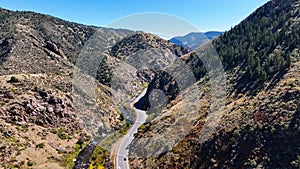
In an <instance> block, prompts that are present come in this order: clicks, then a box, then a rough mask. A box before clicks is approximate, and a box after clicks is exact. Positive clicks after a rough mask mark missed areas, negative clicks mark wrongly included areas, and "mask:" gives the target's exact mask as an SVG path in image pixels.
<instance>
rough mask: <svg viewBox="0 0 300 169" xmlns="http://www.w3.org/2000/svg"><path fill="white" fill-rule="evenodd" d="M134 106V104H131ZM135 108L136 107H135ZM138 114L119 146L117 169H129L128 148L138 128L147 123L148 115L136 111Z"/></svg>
mask: <svg viewBox="0 0 300 169" xmlns="http://www.w3.org/2000/svg"><path fill="white" fill-rule="evenodd" d="M146 91H147V89H145V90H144V91H143V92H142V93H141V94H140V95H139V97H137V98H136V99H135V100H134V103H135V102H137V101H138V100H139V99H140V98H141V97H143V96H144V95H145V93H146ZM131 105H133V104H131ZM133 108H134V107H133ZM134 110H135V112H136V120H135V122H134V124H133V126H132V127H131V128H130V130H129V131H128V133H127V134H126V135H125V136H124V137H123V138H122V141H121V143H120V144H119V148H118V152H117V156H116V168H117V169H129V163H128V153H129V151H128V146H129V145H130V143H131V142H132V140H133V139H134V134H135V133H137V131H138V127H139V126H140V125H142V124H143V123H145V122H146V119H147V115H146V112H145V111H142V110H138V109H134Z"/></svg>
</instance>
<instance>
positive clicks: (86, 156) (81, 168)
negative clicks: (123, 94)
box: [73, 89, 147, 169]
mask: <svg viewBox="0 0 300 169" xmlns="http://www.w3.org/2000/svg"><path fill="white" fill-rule="evenodd" d="M146 91H147V89H145V90H144V91H143V92H142V93H141V94H140V95H139V96H138V97H137V98H135V99H133V102H132V103H135V102H137V101H138V100H139V99H140V98H141V97H143V96H144V95H145V93H146ZM130 106H131V107H132V108H133V109H134V110H135V112H136V120H135V123H134V124H133V126H132V127H131V128H130V130H129V131H128V133H127V134H126V135H125V136H124V137H122V138H121V140H120V141H119V142H120V144H118V145H117V146H118V147H117V148H116V151H117V152H116V156H115V158H116V159H115V166H116V168H117V169H129V163H128V153H129V152H128V148H127V147H128V146H129V144H130V143H131V142H132V140H133V139H134V134H135V133H136V132H137V130H138V127H139V126H140V125H141V124H143V123H144V122H145V121H146V119H147V115H146V112H145V111H142V110H138V109H135V108H134V107H133V104H130ZM120 110H121V111H122V113H123V114H124V116H125V117H126V119H127V120H129V121H132V119H133V117H132V116H130V113H129V112H126V111H127V110H125V109H120ZM102 139H103V138H100V137H96V138H94V139H93V140H92V141H91V142H90V143H89V144H88V145H86V146H85V147H84V148H83V149H82V150H81V151H80V153H79V154H78V156H77V158H76V161H75V163H74V166H73V169H87V168H88V166H89V162H90V157H91V156H92V154H93V151H94V150H95V148H96V147H97V145H98V144H99V143H100V141H101V140H102ZM124 159H126V160H124Z"/></svg>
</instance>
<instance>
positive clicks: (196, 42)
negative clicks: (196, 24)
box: [170, 31, 224, 50]
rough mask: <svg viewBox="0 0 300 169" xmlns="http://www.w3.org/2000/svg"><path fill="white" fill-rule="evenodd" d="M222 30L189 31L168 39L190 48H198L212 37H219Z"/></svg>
mask: <svg viewBox="0 0 300 169" xmlns="http://www.w3.org/2000/svg"><path fill="white" fill-rule="evenodd" d="M223 33H224V32H219V31H209V32H205V33H203V32H191V33H189V34H187V35H184V36H176V37H174V38H172V39H170V41H171V42H172V43H174V44H176V45H179V46H187V47H189V48H191V49H192V50H194V49H196V48H198V47H199V46H201V45H202V44H204V43H205V42H208V41H210V40H212V39H214V38H217V37H219V36H220V35H222V34H223Z"/></svg>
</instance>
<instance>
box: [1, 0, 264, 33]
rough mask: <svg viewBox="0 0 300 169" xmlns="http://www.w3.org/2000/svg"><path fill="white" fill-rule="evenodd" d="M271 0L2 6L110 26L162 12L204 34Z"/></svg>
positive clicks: (24, 1) (29, 1) (11, 1)
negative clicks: (120, 21) (141, 15)
mask: <svg viewBox="0 0 300 169" xmlns="http://www.w3.org/2000/svg"><path fill="white" fill-rule="evenodd" d="M267 1H268V0H226V1H225V0H185V1H183V0H180V1H179V0H90V1H83V0H80V1H79V0H51V1H50V0H49V1H43V0H1V1H0V7H2V8H6V9H11V10H26V11H28V10H29V11H35V12H39V13H44V14H49V15H52V16H56V17H59V18H62V19H65V20H68V21H73V22H78V23H83V24H88V25H95V26H107V24H109V23H110V22H112V21H114V20H117V19H119V18H121V17H124V16H128V15H132V14H136V13H144V12H159V13H160V12H161V13H165V14H171V15H173V16H177V17H180V18H182V19H184V20H186V21H187V22H190V23H191V24H193V25H194V26H196V27H197V28H198V29H199V30H201V31H210V30H217V31H224V30H229V29H230V28H231V27H233V26H234V25H236V24H238V23H239V22H240V21H242V20H243V19H244V18H246V17H247V16H248V15H249V14H251V13H252V12H254V10H255V9H257V8H258V7H260V6H261V5H263V4H264V3H266V2H267Z"/></svg>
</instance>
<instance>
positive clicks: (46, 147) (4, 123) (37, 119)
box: [0, 8, 189, 168]
mask: <svg viewBox="0 0 300 169" xmlns="http://www.w3.org/2000/svg"><path fill="white" fill-rule="evenodd" d="M0 18H1V19H0V25H1V26H0V73H1V76H0V84H1V85H0V86H1V87H0V105H1V107H0V130H1V133H0V138H1V139H0V140H1V142H0V147H1V151H0V166H1V167H4V168H27V167H31V166H32V167H35V168H66V167H72V164H73V160H74V159H75V158H76V156H77V154H78V153H79V151H80V150H81V149H82V148H83V147H84V146H85V145H86V144H88V142H89V141H90V139H91V137H92V136H95V135H97V133H99V132H101V131H99V125H100V123H101V124H102V125H103V126H104V127H105V129H106V131H116V132H117V133H119V132H120V131H123V130H124V126H125V129H126V124H125V123H126V122H125V119H124V116H123V115H122V113H121V112H120V110H119V105H120V104H122V103H123V102H124V101H126V100H127V99H128V98H130V97H132V95H134V94H136V92H137V91H139V90H141V89H142V88H143V85H144V84H143V83H146V82H149V81H151V77H152V74H151V72H150V73H147V71H143V70H137V67H134V65H133V66H132V65H130V63H131V64H133V63H132V62H133V61H134V60H135V59H134V53H136V51H137V50H139V49H149V50H150V49H152V48H153V49H155V50H164V51H167V53H169V54H170V55H174V57H175V56H176V57H180V56H181V55H183V54H187V53H188V52H189V51H188V49H186V48H183V47H179V46H176V45H174V44H172V43H170V42H168V41H166V40H163V39H161V38H159V37H157V36H154V35H151V34H147V33H143V32H133V31H129V30H122V29H108V28H100V27H94V26H86V25H82V24H77V23H72V22H68V21H64V20H61V19H59V18H55V17H52V16H48V15H43V14H38V13H34V12H14V11H9V10H6V9H2V8H0ZM93 45H94V46H93ZM88 47H97V48H99V47H100V48H101V50H103V51H102V52H103V53H100V54H99V53H97V55H96V54H95V53H89V50H88V49H89V48H88ZM96 52H97V51H96ZM131 55H133V56H131ZM89 56H95V57H89ZM97 56H99V57H100V56H101V57H103V60H102V62H101V63H100V65H97V64H95V63H97V60H96V59H99V58H98V57H97ZM144 59H147V58H144ZM168 59H169V58H165V59H160V62H159V63H157V65H158V66H160V65H161V64H167V61H168ZM141 61H143V60H141ZM93 70H94V71H93ZM138 74H140V75H139V76H138ZM129 77H130V79H131V80H129ZM124 78H127V79H124ZM85 80H86V81H85ZM85 82H86V83H85ZM123 82H124V83H123ZM90 84H92V85H93V86H92V87H94V89H91V88H90V87H85V86H87V85H90ZM91 93H92V94H91ZM93 93H94V94H93ZM118 131H119V132H118ZM98 149H99V147H98V148H97V149H96V150H98ZM96 150H95V151H96ZM91 151H93V150H91ZM104 160H105V159H104ZM97 165H98V164H97Z"/></svg>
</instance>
